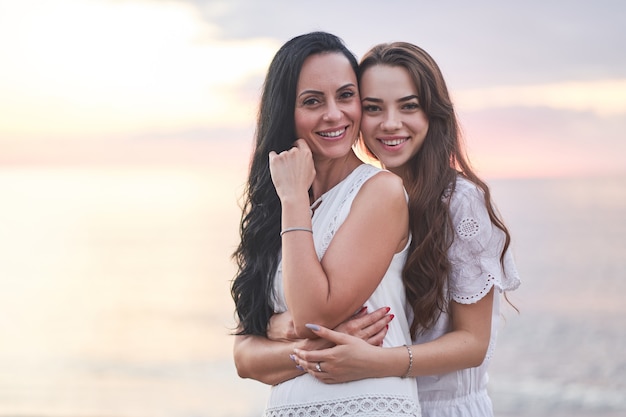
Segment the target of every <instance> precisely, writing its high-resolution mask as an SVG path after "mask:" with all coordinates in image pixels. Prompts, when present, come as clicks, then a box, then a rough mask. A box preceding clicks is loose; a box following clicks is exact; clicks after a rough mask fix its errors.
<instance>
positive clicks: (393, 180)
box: [362, 171, 405, 199]
mask: <svg viewBox="0 0 626 417" xmlns="http://www.w3.org/2000/svg"><path fill="white" fill-rule="evenodd" d="M362 191H363V192H364V194H370V195H371V194H373V195H375V196H377V197H378V198H393V197H397V198H401V199H404V198H405V194H404V184H403V183H402V178H400V177H399V176H397V175H396V174H394V173H392V172H389V171H380V172H378V173H376V175H373V176H372V177H371V178H370V179H368V180H367V181H366V182H365V184H363V187H362Z"/></svg>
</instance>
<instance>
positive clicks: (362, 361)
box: [295, 288, 494, 383]
mask: <svg viewBox="0 0 626 417" xmlns="http://www.w3.org/2000/svg"><path fill="white" fill-rule="evenodd" d="M493 297H494V289H493V288H492V289H491V291H490V292H489V293H488V294H487V295H485V297H483V298H482V299H481V300H480V301H478V302H476V303H474V304H459V303H456V302H451V304H450V308H451V311H450V314H451V316H452V330H451V331H450V332H449V333H446V334H445V335H443V336H441V337H439V338H437V339H435V340H432V341H429V342H425V343H422V344H419V345H413V346H411V350H412V353H413V366H412V367H411V372H410V373H409V376H413V377H415V376H423V375H438V374H443V373H447V372H452V371H456V370H459V369H465V368H471V367H476V366H479V365H480V364H481V363H482V362H483V360H484V358H485V355H486V352H487V348H488V346H489V340H490V336H491V310H492V305H493ZM315 333H316V334H317V335H318V336H320V337H323V338H325V339H327V340H330V341H332V342H333V343H336V345H337V346H335V347H332V348H329V349H324V350H319V351H315V352H312V351H306V350H303V349H296V350H295V352H296V361H297V362H298V363H299V364H300V366H302V367H303V368H304V369H306V370H307V371H309V372H310V373H311V374H313V375H314V376H315V377H317V378H318V379H320V380H322V381H324V382H327V383H336V382H346V381H354V380H357V379H364V378H380V377H386V376H405V375H406V372H407V370H408V367H409V356H408V352H407V349H406V347H404V346H400V347H394V348H383V349H381V348H378V347H374V346H371V345H368V344H366V343H363V342H362V341H361V340H359V339H357V338H354V337H352V336H348V335H345V334H340V333H337V332H333V331H332V330H329V329H326V328H324V327H321V328H320V330H319V331H315ZM317 362H323V363H324V372H323V373H320V372H315V364H316V363H317Z"/></svg>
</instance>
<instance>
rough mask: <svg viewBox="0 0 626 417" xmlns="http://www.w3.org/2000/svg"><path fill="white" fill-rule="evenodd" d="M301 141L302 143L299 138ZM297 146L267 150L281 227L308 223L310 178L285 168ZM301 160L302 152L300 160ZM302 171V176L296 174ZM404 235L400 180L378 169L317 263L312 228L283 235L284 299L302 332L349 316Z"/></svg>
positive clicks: (405, 223) (405, 219)
mask: <svg viewBox="0 0 626 417" xmlns="http://www.w3.org/2000/svg"><path fill="white" fill-rule="evenodd" d="M298 142H299V141H298ZM306 149H308V148H306V144H304V142H301V143H297V147H296V148H294V149H292V150H290V151H288V152H282V153H281V154H279V155H271V157H270V168H271V171H272V179H273V181H274V184H275V186H276V190H277V192H278V195H279V197H280V200H281V207H282V228H283V230H286V229H289V228H293V227H305V228H310V227H311V218H310V214H309V199H308V194H307V189H308V184H307V185H306V187H305V186H303V184H306V181H304V180H301V181H300V184H295V185H293V184H292V183H294V182H296V180H293V178H296V179H297V178H299V176H298V173H297V172H296V173H294V172H293V171H294V170H290V167H291V166H293V165H294V164H293V163H292V162H290V158H293V159H296V162H298V160H297V158H298V157H299V155H298V154H299V153H301V152H303V151H305V150H306ZM303 159H304V158H303ZM300 177H305V176H304V175H300ZM407 239H408V209H407V204H406V198H405V194H404V188H403V185H402V180H401V179H400V178H399V177H397V176H395V175H394V174H391V173H390V172H380V173H378V174H376V175H374V176H373V177H372V178H370V179H369V180H367V181H366V182H365V184H363V186H362V187H361V189H360V191H359V192H358V194H357V195H356V197H355V199H354V201H353V203H352V206H351V209H350V213H349V215H348V217H347V218H346V220H345V221H344V222H343V223H342V225H341V226H340V227H339V229H338V230H337V232H336V233H335V235H334V236H333V239H332V242H331V243H330V246H329V247H328V249H327V250H326V252H325V254H324V257H323V259H322V261H321V262H320V261H319V259H318V257H317V253H316V251H315V247H314V242H313V238H312V236H311V234H309V233H306V232H301V231H297V232H290V233H285V234H284V235H283V236H282V274H283V284H284V290H285V298H286V301H287V305H288V306H289V310H290V312H291V315H292V317H293V322H294V328H295V331H296V333H297V334H298V336H300V337H315V335H314V334H313V333H311V331H310V330H309V329H307V328H306V327H305V324H306V323H317V324H321V325H324V326H326V327H329V328H333V327H335V326H336V325H337V324H339V323H340V322H342V321H344V320H345V319H347V318H348V317H350V316H351V315H352V314H353V313H354V312H355V311H356V310H357V309H358V308H359V307H360V306H362V305H363V303H364V302H365V301H366V300H367V299H368V298H369V296H370V295H371V294H372V293H373V292H374V290H375V289H376V287H377V286H378V284H379V283H380V280H381V279H382V277H383V276H384V275H385V272H386V270H387V268H388V267H389V264H390V262H391V259H392V258H393V255H394V254H395V253H396V252H399V251H400V250H401V249H402V248H403V247H404V245H405V243H406V241H407Z"/></svg>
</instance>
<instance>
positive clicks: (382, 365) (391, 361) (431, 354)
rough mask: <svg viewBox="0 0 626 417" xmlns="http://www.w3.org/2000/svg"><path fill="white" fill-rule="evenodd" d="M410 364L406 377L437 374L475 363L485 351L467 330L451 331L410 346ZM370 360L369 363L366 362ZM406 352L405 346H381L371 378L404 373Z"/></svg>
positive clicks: (483, 356) (467, 366) (482, 345)
mask: <svg viewBox="0 0 626 417" xmlns="http://www.w3.org/2000/svg"><path fill="white" fill-rule="evenodd" d="M410 348H411V352H412V355H413V364H412V366H411V370H410V372H409V375H408V376H411V377H417V376H425V375H440V374H445V373H448V372H453V371H457V370H460V369H465V368H473V367H476V366H479V365H480V364H481V363H482V362H483V360H484V358H485V355H486V353H487V345H486V344H485V343H484V341H482V340H479V339H476V338H474V337H473V336H472V335H471V334H470V333H468V332H462V331H458V332H451V333H447V334H445V335H443V336H441V337H440V338H438V339H436V340H433V341H431V342H426V343H422V344H419V345H412V346H410ZM369 363H372V362H369ZM408 370H409V352H408V350H407V348H406V347H405V346H399V347H394V348H384V349H382V352H381V354H380V356H379V357H378V363H377V364H376V366H375V367H374V368H372V372H373V373H374V374H373V375H370V376H371V377H386V376H406V374H407V371H408Z"/></svg>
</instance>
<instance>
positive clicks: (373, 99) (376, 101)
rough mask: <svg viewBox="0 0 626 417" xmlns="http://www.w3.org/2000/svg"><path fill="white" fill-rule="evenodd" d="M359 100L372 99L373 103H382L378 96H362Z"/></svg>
mask: <svg viewBox="0 0 626 417" xmlns="http://www.w3.org/2000/svg"><path fill="white" fill-rule="evenodd" d="M361 101H373V102H374V103H382V102H383V101H382V100H381V99H379V98H373V97H363V98H362V99H361Z"/></svg>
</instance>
